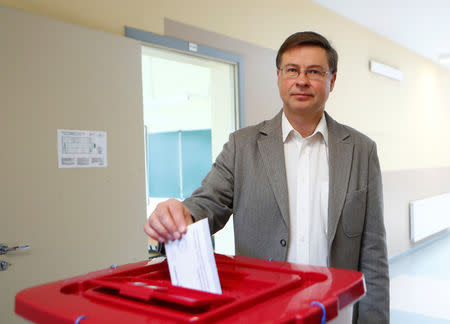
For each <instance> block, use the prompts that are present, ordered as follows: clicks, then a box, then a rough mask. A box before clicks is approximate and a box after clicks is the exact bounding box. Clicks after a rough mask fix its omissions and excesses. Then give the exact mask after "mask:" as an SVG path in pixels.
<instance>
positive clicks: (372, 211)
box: [354, 143, 389, 324]
mask: <svg viewBox="0 0 450 324" xmlns="http://www.w3.org/2000/svg"><path fill="white" fill-rule="evenodd" d="M366 207H367V208H366V218H365V219H366V222H365V225H364V231H363V236H362V242H361V252H360V264H359V269H360V271H361V272H362V273H363V274H364V277H365V280H366V287H367V294H366V296H365V297H364V298H363V299H362V300H361V301H360V302H359V307H358V312H357V313H358V314H357V323H364V324H367V323H389V267H388V261H387V248H386V233H385V227H384V221H383V188H382V181H381V171H380V164H379V161H378V155H377V149H376V144H375V143H373V146H372V149H371V151H370V154H369V174H368V186H367V206H366ZM354 322H355V321H354Z"/></svg>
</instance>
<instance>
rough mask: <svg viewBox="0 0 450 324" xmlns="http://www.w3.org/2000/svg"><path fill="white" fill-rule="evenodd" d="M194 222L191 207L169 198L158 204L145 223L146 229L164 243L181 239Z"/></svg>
mask: <svg viewBox="0 0 450 324" xmlns="http://www.w3.org/2000/svg"><path fill="white" fill-rule="evenodd" d="M192 223H193V221H192V218H191V213H190V212H189V209H188V208H187V207H186V206H185V205H184V204H183V203H182V202H181V201H179V200H176V199H169V200H166V201H164V202H162V203H159V204H158V205H157V206H156V208H155V210H154V211H153V213H151V215H150V217H149V218H148V220H147V222H146V223H145V225H144V231H145V233H147V235H148V236H150V237H151V238H153V239H154V240H157V241H158V242H161V243H162V242H168V241H172V240H178V239H180V238H181V235H182V234H185V233H186V230H187V226H188V225H190V224H192Z"/></svg>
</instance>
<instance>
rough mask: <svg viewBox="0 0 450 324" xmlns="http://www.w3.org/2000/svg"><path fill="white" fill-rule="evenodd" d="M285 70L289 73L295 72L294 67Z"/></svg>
mask: <svg viewBox="0 0 450 324" xmlns="http://www.w3.org/2000/svg"><path fill="white" fill-rule="evenodd" d="M286 70H287V71H288V72H289V73H297V69H296V68H294V67H288V68H287V69H286Z"/></svg>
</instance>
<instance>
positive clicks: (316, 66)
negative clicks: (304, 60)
mask: <svg viewBox="0 0 450 324" xmlns="http://www.w3.org/2000/svg"><path fill="white" fill-rule="evenodd" d="M284 66H295V67H300V65H298V64H294V63H286V64H285V65H284ZM306 68H307V69H311V68H321V69H325V68H324V67H323V66H322V65H320V64H311V65H308V66H307V67H306Z"/></svg>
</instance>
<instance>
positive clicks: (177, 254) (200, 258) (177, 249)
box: [165, 218, 222, 294]
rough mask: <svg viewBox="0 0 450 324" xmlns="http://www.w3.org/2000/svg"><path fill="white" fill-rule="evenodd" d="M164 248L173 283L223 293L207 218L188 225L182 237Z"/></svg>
mask: <svg viewBox="0 0 450 324" xmlns="http://www.w3.org/2000/svg"><path fill="white" fill-rule="evenodd" d="M165 248H166V256H167V262H168V264H169V271H170V279H171V281H172V285H175V286H181V287H185V288H191V289H197V290H203V291H207V292H211V293H216V294H222V288H221V287H220V281H219V275H218V273H217V266H216V261H215V259H214V253H213V249H212V242H211V234H210V231H209V225H208V219H206V218H205V219H202V220H200V221H198V222H195V223H194V224H191V225H189V226H188V228H187V232H186V234H184V235H183V237H182V238H181V239H180V240H175V241H170V242H169V243H167V244H166V247H165Z"/></svg>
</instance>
